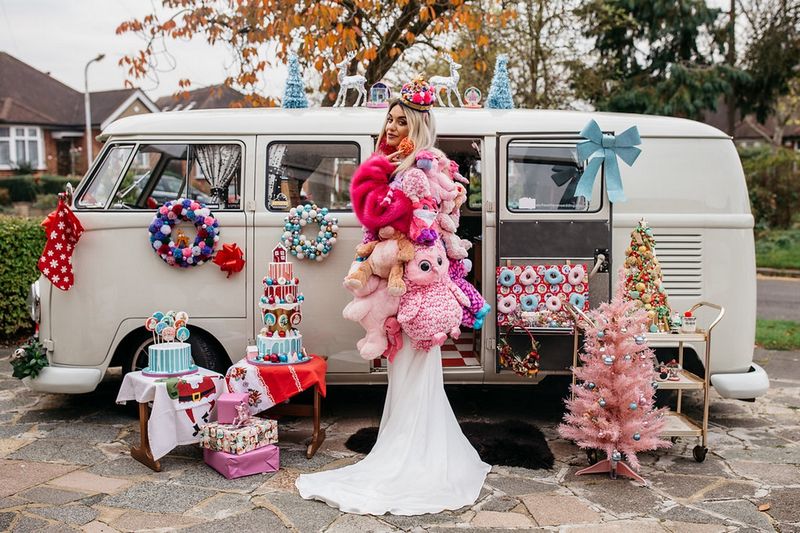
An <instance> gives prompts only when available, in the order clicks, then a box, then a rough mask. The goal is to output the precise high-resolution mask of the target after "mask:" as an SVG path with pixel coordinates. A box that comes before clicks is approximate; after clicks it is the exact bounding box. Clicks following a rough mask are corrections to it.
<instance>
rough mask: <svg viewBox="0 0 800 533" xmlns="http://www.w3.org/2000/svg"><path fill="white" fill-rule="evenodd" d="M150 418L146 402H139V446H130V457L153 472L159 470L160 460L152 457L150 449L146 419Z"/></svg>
mask: <svg viewBox="0 0 800 533" xmlns="http://www.w3.org/2000/svg"><path fill="white" fill-rule="evenodd" d="M149 418H150V408H149V407H148V406H147V402H145V403H140V404H139V435H140V437H141V440H140V441H139V446H131V457H133V458H134V459H136V460H137V461H139V462H140V463H142V464H143V465H144V466H146V467H147V468H150V469H151V470H153V471H155V472H161V462H160V461H156V460H155V459H153V452H152V451H151V450H150V436H149V434H148V432H147V421H148V419H149Z"/></svg>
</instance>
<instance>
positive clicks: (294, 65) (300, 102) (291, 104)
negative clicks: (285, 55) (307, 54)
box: [281, 54, 308, 109]
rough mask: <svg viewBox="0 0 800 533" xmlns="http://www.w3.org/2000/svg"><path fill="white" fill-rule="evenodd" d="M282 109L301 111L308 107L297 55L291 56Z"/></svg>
mask: <svg viewBox="0 0 800 533" xmlns="http://www.w3.org/2000/svg"><path fill="white" fill-rule="evenodd" d="M281 107H283V108H285V109H300V108H304V107H308V98H307V97H306V91H305V84H304V83H303V76H302V74H301V73H300V63H299V61H298V60H297V55H296V54H291V55H290V56H289V77H288V78H287V79H286V87H285V88H284V89H283V101H282V102H281Z"/></svg>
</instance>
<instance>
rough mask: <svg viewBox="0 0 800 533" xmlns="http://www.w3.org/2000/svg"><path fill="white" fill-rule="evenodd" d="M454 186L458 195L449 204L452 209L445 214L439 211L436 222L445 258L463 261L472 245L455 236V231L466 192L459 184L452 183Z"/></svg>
mask: <svg viewBox="0 0 800 533" xmlns="http://www.w3.org/2000/svg"><path fill="white" fill-rule="evenodd" d="M454 185H455V187H456V191H457V193H458V194H457V195H456V197H455V199H454V200H453V202H452V204H449V205H452V208H451V210H450V211H447V212H445V211H443V210H442V209H440V210H439V214H438V215H437V217H436V222H437V225H438V226H439V228H440V232H441V235H442V241H443V242H444V247H445V249H446V250H447V257H449V258H450V259H464V258H465V257H467V254H468V250H469V249H470V248H472V243H471V242H469V241H468V240H466V239H462V238H461V237H459V236H458V235H456V231H457V230H458V223H459V221H460V219H461V205H462V204H463V203H464V202H465V201H466V200H467V192H466V189H465V188H464V186H463V185H461V184H459V183H454ZM443 205H444V204H443Z"/></svg>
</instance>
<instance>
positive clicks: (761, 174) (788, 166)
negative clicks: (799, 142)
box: [739, 147, 800, 229]
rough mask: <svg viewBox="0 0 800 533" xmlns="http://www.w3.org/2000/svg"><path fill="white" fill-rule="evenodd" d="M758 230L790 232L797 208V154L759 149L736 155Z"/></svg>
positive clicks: (799, 172)
mask: <svg viewBox="0 0 800 533" xmlns="http://www.w3.org/2000/svg"><path fill="white" fill-rule="evenodd" d="M739 155H740V157H741V159H742V166H743V167H744V175H745V178H746V179H747V188H748V190H749V192H750V205H751V207H752V210H753V217H754V218H755V222H756V228H757V229H767V228H789V227H790V226H791V224H792V217H793V216H794V214H795V213H796V212H797V210H798V207H800V193H799V192H798V190H799V189H800V154H798V153H796V152H794V151H792V150H789V149H787V148H775V149H773V148H770V147H759V148H750V149H743V150H741V151H740V152H739Z"/></svg>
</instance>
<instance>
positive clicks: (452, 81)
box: [428, 56, 464, 107]
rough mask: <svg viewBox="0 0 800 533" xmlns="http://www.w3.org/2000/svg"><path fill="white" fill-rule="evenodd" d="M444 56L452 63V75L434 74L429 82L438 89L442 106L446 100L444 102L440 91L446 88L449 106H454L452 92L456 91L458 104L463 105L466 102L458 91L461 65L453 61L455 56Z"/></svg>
mask: <svg viewBox="0 0 800 533" xmlns="http://www.w3.org/2000/svg"><path fill="white" fill-rule="evenodd" d="M444 58H445V59H446V60H447V62H448V63H450V77H447V76H433V77H431V79H430V80H429V82H428V83H430V84H431V87H433V90H434V91H436V98H437V100H439V105H440V106H442V107H444V102H442V95H441V93H440V91H441V90H442V89H444V90H446V91H447V105H448V106H450V107H453V102H452V100H451V93H456V98H457V99H458V105H459V106H461V107H463V106H464V103H463V102H462V101H461V95H460V94H459V93H458V80H459V79H460V78H461V76H459V75H458V69H460V68H461V65H460V64H458V63H456V62H455V61H453V58H451V57H450V56H444Z"/></svg>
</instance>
